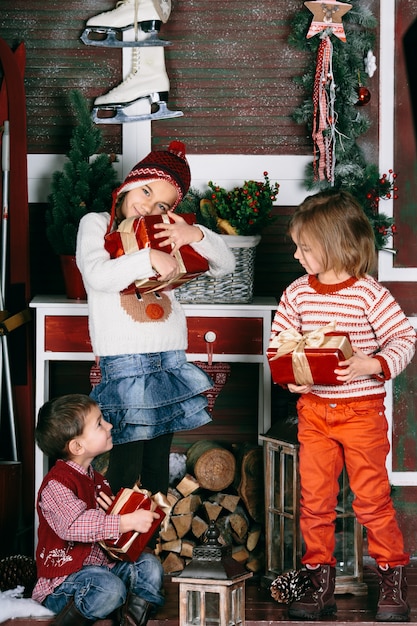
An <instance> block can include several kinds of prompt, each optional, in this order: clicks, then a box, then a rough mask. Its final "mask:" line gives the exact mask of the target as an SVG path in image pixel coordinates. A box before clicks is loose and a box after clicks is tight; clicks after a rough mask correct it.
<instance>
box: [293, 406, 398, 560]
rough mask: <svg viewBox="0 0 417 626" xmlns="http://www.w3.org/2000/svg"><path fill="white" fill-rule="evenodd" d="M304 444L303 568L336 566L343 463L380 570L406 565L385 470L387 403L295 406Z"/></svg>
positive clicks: (371, 549) (301, 474)
mask: <svg viewBox="0 0 417 626" xmlns="http://www.w3.org/2000/svg"><path fill="white" fill-rule="evenodd" d="M297 410H298V439H299V442H300V477H301V519H300V525H301V532H302V535H303V539H304V543H305V546H306V549H305V554H304V556H303V558H302V562H303V563H304V564H306V563H308V564H310V565H316V564H319V563H320V564H325V563H328V564H330V565H333V566H334V565H335V564H336V559H335V557H334V550H335V526H334V523H335V519H336V511H335V508H336V504H337V495H338V492H339V482H338V479H339V476H340V474H341V472H342V470H343V465H344V464H345V466H346V470H347V474H348V476H349V484H350V488H351V490H352V492H353V494H354V495H355V498H354V501H353V505H352V506H353V510H354V512H355V515H356V517H357V519H358V521H359V522H360V523H361V524H362V525H363V526H365V527H366V529H367V534H368V549H369V555H370V556H372V557H373V558H374V559H375V560H376V562H377V563H378V565H381V566H383V565H385V564H387V563H388V564H389V565H391V567H395V566H396V565H406V564H407V563H408V562H409V555H408V554H406V553H405V552H404V542H403V536H402V533H401V531H400V529H399V527H398V524H397V520H396V515H395V510H394V507H393V504H392V501H391V496H390V484H389V481H388V474H387V471H386V467H385V461H386V457H387V454H388V451H389V442H388V437H387V430H388V425H387V421H386V419H385V411H384V403H383V400H381V399H379V400H361V401H354V402H349V403H347V404H336V403H327V402H316V401H315V400H314V397H313V396H312V395H308V396H301V397H300V399H299V400H298V403H297Z"/></svg>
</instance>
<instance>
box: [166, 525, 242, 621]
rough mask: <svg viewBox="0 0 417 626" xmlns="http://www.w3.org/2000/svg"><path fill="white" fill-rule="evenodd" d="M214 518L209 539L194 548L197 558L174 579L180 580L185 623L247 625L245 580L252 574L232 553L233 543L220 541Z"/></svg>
mask: <svg viewBox="0 0 417 626" xmlns="http://www.w3.org/2000/svg"><path fill="white" fill-rule="evenodd" d="M218 536H219V531H218V529H217V527H216V525H215V522H214V521H211V522H210V525H209V528H208V530H207V533H206V539H207V541H206V543H205V544H203V545H201V546H196V547H195V548H194V549H193V558H192V560H191V561H190V563H189V564H188V565H187V566H186V567H185V568H184V570H183V571H182V572H181V574H180V575H179V576H177V577H176V578H173V579H172V580H173V582H178V583H179V603H180V606H179V623H180V624H181V626H213V625H216V626H244V625H245V581H246V579H247V578H249V577H250V576H252V572H248V571H246V570H245V569H244V568H243V566H242V565H241V564H240V563H238V561H235V560H234V559H233V558H232V556H231V547H230V546H221V545H220V543H219V542H218V541H217V538H218Z"/></svg>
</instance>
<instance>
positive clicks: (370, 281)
mask: <svg viewBox="0 0 417 626" xmlns="http://www.w3.org/2000/svg"><path fill="white" fill-rule="evenodd" d="M331 322H336V331H341V332H347V333H349V336H350V341H351V343H352V345H353V346H356V347H357V348H359V349H360V350H362V351H363V352H364V353H365V354H368V355H372V356H374V357H376V358H378V359H379V361H380V362H381V366H382V371H383V375H382V376H374V377H373V376H362V377H360V378H357V379H356V380H353V381H352V382H350V383H344V384H343V385H332V386H324V385H313V388H312V393H313V394H316V395H317V396H319V397H321V398H324V399H327V398H332V399H336V400H339V401H345V402H346V401H348V400H357V399H360V398H365V397H368V398H369V397H374V398H375V397H383V396H384V395H385V389H384V381H385V380H388V379H390V378H394V377H395V376H397V375H398V374H399V373H400V372H401V371H402V370H403V369H404V368H405V367H406V366H407V365H408V363H409V362H410V361H411V359H412V358H413V355H414V350H415V343H416V331H415V330H414V329H413V327H412V326H411V324H410V322H409V321H408V319H407V317H406V316H405V314H404V313H403V311H402V309H401V308H400V306H399V305H398V303H397V302H396V301H395V299H394V298H393V296H392V295H391V294H390V292H389V291H388V290H387V289H386V288H385V287H383V286H382V285H381V284H380V283H378V282H377V281H376V280H375V279H374V278H372V277H371V276H366V277H365V278H361V279H359V280H356V279H355V278H350V279H348V280H346V281H345V282H343V283H341V284H338V285H323V284H322V283H320V282H319V281H318V280H317V278H316V277H315V276H309V275H307V274H306V275H304V276H302V277H301V278H299V279H297V280H295V281H294V282H293V283H292V284H291V285H290V286H289V287H288V288H287V289H286V290H285V292H284V293H283V295H282V297H281V300H280V302H279V305H278V309H277V311H276V313H275V317H274V320H273V324H272V335H271V337H272V336H275V335H276V334H277V333H279V332H280V331H281V330H286V329H288V328H294V329H295V330H297V331H298V332H299V333H306V332H309V331H311V330H314V329H316V328H320V327H322V326H326V325H327V324H330V323H331Z"/></svg>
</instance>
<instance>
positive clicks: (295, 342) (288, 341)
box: [266, 324, 353, 385]
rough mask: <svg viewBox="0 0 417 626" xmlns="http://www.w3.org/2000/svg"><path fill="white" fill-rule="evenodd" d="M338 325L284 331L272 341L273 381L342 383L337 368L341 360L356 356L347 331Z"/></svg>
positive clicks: (270, 360)
mask: <svg viewBox="0 0 417 626" xmlns="http://www.w3.org/2000/svg"><path fill="white" fill-rule="evenodd" d="M334 328H335V325H334V324H329V325H328V326H324V327H322V328H318V329H316V330H313V331H310V332H308V333H305V334H300V333H298V332H297V331H296V330H294V329H288V330H283V331H281V332H280V333H278V334H277V335H275V337H273V338H272V339H271V341H270V343H269V346H268V350H267V353H266V354H267V357H268V362H269V366H270V368H271V375H272V380H273V382H274V383H277V384H280V385H288V384H289V383H293V384H296V385H312V384H315V385H340V384H343V383H342V381H340V380H337V378H336V374H335V373H334V370H335V369H340V368H339V366H338V363H339V361H345V360H346V359H349V358H350V357H351V356H352V355H353V351H352V346H351V343H350V340H349V334H348V333H341V332H336V331H335V330H334Z"/></svg>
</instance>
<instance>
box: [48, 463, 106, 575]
mask: <svg viewBox="0 0 417 626" xmlns="http://www.w3.org/2000/svg"><path fill="white" fill-rule="evenodd" d="M51 480H56V481H58V482H60V483H62V484H63V485H64V486H65V487H68V489H71V491H73V492H74V494H75V495H76V496H77V498H80V499H81V500H83V501H84V502H85V503H86V505H87V509H95V508H96V504H97V503H96V494H98V493H99V492H100V491H103V492H104V493H107V494H108V495H112V492H111V489H110V486H109V484H108V482H107V481H106V479H105V478H104V476H102V474H99V473H98V472H96V471H94V476H93V478H90V477H89V476H86V475H85V474H81V473H80V472H78V471H77V470H76V469H74V468H73V467H71V466H70V465H68V464H67V463H66V462H65V461H62V460H58V461H57V462H56V463H55V465H54V467H53V468H52V469H51V470H50V471H49V472H48V474H47V475H46V476H45V478H44V479H43V481H42V485H41V487H40V489H39V494H38V500H37V504H36V509H37V512H38V517H39V530H38V546H37V549H36V566H37V570H38V576H39V577H40V578H55V577H57V576H68V575H69V574H72V573H73V572H77V571H79V570H80V569H81V568H82V566H83V563H84V560H85V559H86V558H87V556H88V555H89V554H90V552H91V543H81V542H72V541H71V542H70V541H66V540H64V539H61V538H60V537H59V536H58V535H57V534H56V533H55V532H54V530H53V529H52V528H51V527H50V526H49V524H48V523H47V521H46V520H45V518H44V516H43V513H42V510H41V507H40V506H39V500H40V494H41V493H42V491H43V489H44V487H45V486H46V484H47V483H48V482H49V481H51ZM56 505H57V507H58V508H59V502H57V503H56Z"/></svg>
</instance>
